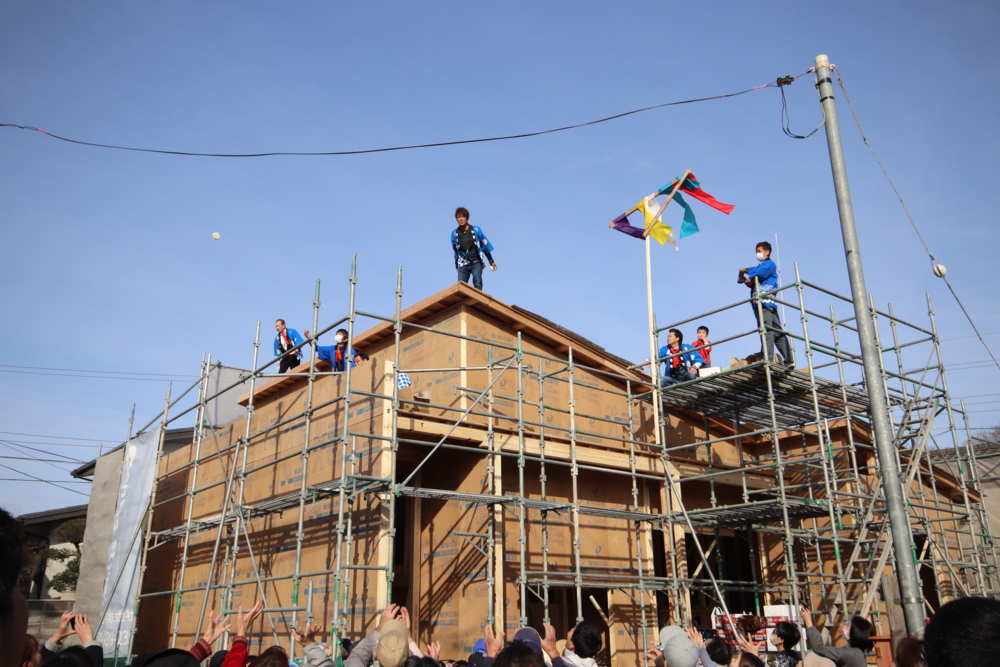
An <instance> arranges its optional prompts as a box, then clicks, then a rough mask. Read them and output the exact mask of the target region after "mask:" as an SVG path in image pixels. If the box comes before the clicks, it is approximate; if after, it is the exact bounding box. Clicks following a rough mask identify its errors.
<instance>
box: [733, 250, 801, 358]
mask: <svg viewBox="0 0 1000 667" xmlns="http://www.w3.org/2000/svg"><path fill="white" fill-rule="evenodd" d="M756 250H757V261H758V262H760V263H759V264H758V265H757V266H755V267H753V268H752V269H747V268H746V267H744V268H741V269H740V278H739V282H741V283H744V284H745V285H746V286H747V287H749V288H750V291H751V293H752V294H753V295H754V296H756V295H757V288H756V284H759V285H760V299H761V304H760V305H761V308H760V315H758V312H757V304H756V303H753V302H751V304H750V305H751V306H752V307H753V314H754V317H756V318H758V320H757V326H761V324H762V323H761V321H760V318H761V317H763V320H764V321H763V325H764V327H766V332H765V334H764V339H765V341H766V343H767V357H766V358H767V360H768V361H771V360H773V359H774V347H775V345H777V346H778V352H780V353H781V358H782V360H783V361H784V364H785V366H788V367H789V368H795V358H794V357H793V356H792V349H791V346H790V345H789V344H788V337H787V336H785V332H784V331H782V329H781V318H780V317H779V316H778V307H777V306H776V305H775V304H774V301H773V299H772V298H771V297H770V296H768V295H769V293H770V292H773V291H774V290H776V289H778V267H777V266H775V264H774V262H772V261H771V244H770V243H768V242H767V241H761V242H760V243H758V244H757V248H756ZM754 278H756V279H757V280H756V284H755V281H754Z"/></svg>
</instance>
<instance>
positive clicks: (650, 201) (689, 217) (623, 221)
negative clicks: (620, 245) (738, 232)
mask: <svg viewBox="0 0 1000 667" xmlns="http://www.w3.org/2000/svg"><path fill="white" fill-rule="evenodd" d="M682 176H683V174H682V175H681V176H678V177H677V178H675V179H673V180H672V181H671V182H670V183H668V184H666V185H664V186H663V187H662V188H660V189H659V190H657V191H656V192H654V193H653V194H651V195H649V196H648V197H644V198H643V200H642V201H641V202H639V203H638V204H636V205H635V207H634V208H632V209H631V210H629V211H627V212H626V213H624V214H622V215H620V216H618V217H617V218H615V219H614V220H613V221H612V222H611V224H609V225H608V226H609V227H612V228H614V229H617V230H618V231H620V232H623V233H625V234H628V235H629V236H634V237H636V238H640V239H641V238H645V235H646V232H645V229H640V228H638V227H633V226H632V225H630V224H628V216H629V214H631V213H634V212H635V211H640V212H641V213H642V214H643V217H644V218H645V226H646V229H648V230H649V232H648V235H649V236H650V237H652V238H653V239H655V240H656V241H657V242H659V244H660V245H666V244H667V243H669V244H670V245H672V246H673V247H674V248H675V249H677V237H676V235H675V234H674V230H673V228H672V227H670V226H669V225H666V224H664V223H663V222H662V221H661V220H660V216H657V215H656V214H657V212H659V210H660V207H661V205H660V204H659V203H658V202H657V201H656V197H658V196H660V195H669V194H670V193H671V192H673V191H674V190H675V189H676V190H677V191H676V192H674V196H673V200H672V201H675V202H677V203H678V204H680V206H681V207H682V208H683V209H684V221H683V223H682V224H681V233H680V238H685V237H687V236H691V235H692V234H697V233H698V232H699V231H700V230H699V229H698V221H697V220H696V219H695V215H694V210H693V209H692V208H691V205H690V204H688V202H687V200H685V199H684V197H683V196H682V195H681V193H682V192H683V193H686V194H688V195H691V196H692V197H694V198H695V199H697V200H698V201H700V202H702V203H703V204H707V205H709V206H711V207H712V208H714V209H716V210H719V211H722V212H723V213H725V214H726V215H729V214H730V213H731V212H732V211H733V209H734V208H735V207H734V206H733V205H732V204H723V203H722V202H720V201H719V200H717V199H716V198H715V197H713V196H712V195H710V194H708V193H707V192H705V191H704V190H703V189H702V188H701V183H699V182H698V180H697V179H696V178H695V177H694V174H688V176H687V178H685V179H684V181H683V182H682V183H681V184H680V186H679V187H678V181H679V180H680V179H681V177H682ZM654 217H655V218H656V219H655V220H654V219H653V218H654ZM651 223H652V224H651Z"/></svg>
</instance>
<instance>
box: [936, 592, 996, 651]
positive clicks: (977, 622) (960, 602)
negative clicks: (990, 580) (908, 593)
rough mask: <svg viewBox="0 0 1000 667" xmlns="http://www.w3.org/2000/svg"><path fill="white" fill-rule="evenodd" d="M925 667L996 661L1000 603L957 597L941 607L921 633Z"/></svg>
mask: <svg viewBox="0 0 1000 667" xmlns="http://www.w3.org/2000/svg"><path fill="white" fill-rule="evenodd" d="M924 659H925V660H926V661H927V667H959V666H960V665H986V664H997V662H1000V600H993V599H990V598H979V597H970V598H959V599H957V600H952V601H951V602H949V603H948V604H946V605H943V606H942V607H941V608H940V609H938V610H937V613H936V614H934V617H933V618H932V619H931V622H930V623H928V624H927V628H926V629H925V630H924Z"/></svg>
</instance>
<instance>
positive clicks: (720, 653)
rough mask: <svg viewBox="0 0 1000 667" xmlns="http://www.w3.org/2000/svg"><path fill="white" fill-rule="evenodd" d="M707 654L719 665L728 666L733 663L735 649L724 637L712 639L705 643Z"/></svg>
mask: <svg viewBox="0 0 1000 667" xmlns="http://www.w3.org/2000/svg"><path fill="white" fill-rule="evenodd" d="M705 652H706V653H708V657H709V658H711V659H712V662H714V663H716V664H717V665H728V664H729V663H730V662H732V661H733V654H734V651H733V647H732V646H730V645H729V644H727V643H726V640H725V639H723V638H722V637H712V638H711V639H709V640H708V641H707V642H705Z"/></svg>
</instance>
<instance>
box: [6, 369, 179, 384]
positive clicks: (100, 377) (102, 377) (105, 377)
mask: <svg viewBox="0 0 1000 667" xmlns="http://www.w3.org/2000/svg"><path fill="white" fill-rule="evenodd" d="M0 373H17V374H19V375H52V376H55V377H57V378H94V379H97V380H137V381H139V382H168V380H166V379H159V378H118V377H111V376H108V375H76V374H73V373H37V372H33V371H7V370H4V369H2V368H0ZM186 377H190V378H192V379H193V378H195V377H197V376H195V375H189V376H186Z"/></svg>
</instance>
